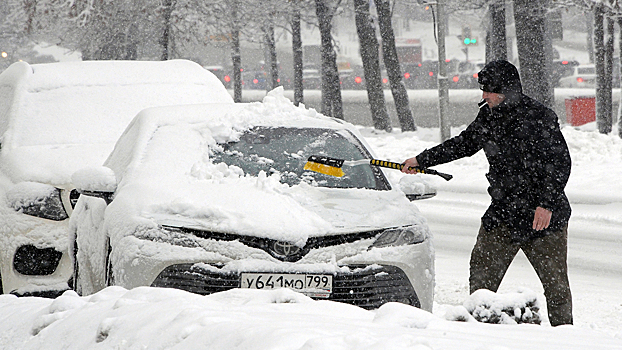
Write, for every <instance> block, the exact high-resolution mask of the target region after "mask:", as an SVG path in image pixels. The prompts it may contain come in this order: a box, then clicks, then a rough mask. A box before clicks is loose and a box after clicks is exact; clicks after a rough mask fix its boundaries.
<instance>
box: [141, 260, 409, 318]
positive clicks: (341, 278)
mask: <svg viewBox="0 0 622 350" xmlns="http://www.w3.org/2000/svg"><path fill="white" fill-rule="evenodd" d="M376 266H377V267H376ZM376 266H375V267H374V268H366V267H367V266H364V265H349V266H348V267H349V268H350V270H351V271H350V272H337V273H335V274H334V275H333V292H332V293H331V295H330V297H329V298H328V299H325V298H321V299H322V300H332V301H338V302H342V303H347V304H352V305H356V306H360V307H362V308H365V309H368V310H370V309H377V308H378V307H380V306H381V305H382V304H384V303H387V302H400V303H404V304H408V305H412V306H415V307H421V304H420V302H419V298H418V297H417V294H416V293H415V290H414V289H413V287H412V285H411V284H410V282H409V280H408V277H407V276H406V274H405V273H404V271H402V270H401V269H400V268H398V267H395V266H389V265H383V266H380V265H376ZM214 267H215V266H214ZM151 286H152V287H168V288H177V289H182V290H186V291H188V292H192V293H196V294H201V295H207V294H212V293H216V292H222V291H225V290H229V289H232V288H239V287H240V274H238V273H235V272H219V271H214V268H211V269H206V268H201V267H200V266H199V265H194V264H178V265H172V266H169V267H167V268H166V269H164V270H163V271H162V272H161V273H160V275H158V277H157V278H156V279H155V281H154V282H153V283H152V284H151ZM318 299H320V298H318Z"/></svg>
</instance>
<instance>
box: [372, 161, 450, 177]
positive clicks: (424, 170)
mask: <svg viewBox="0 0 622 350" xmlns="http://www.w3.org/2000/svg"><path fill="white" fill-rule="evenodd" d="M369 164H371V165H375V166H380V167H383V168H391V169H397V170H402V169H403V168H404V164H402V163H394V162H388V161H386V160H378V159H370V160H369ZM409 170H415V171H416V172H418V173H421V174H430V175H438V176H440V177H442V178H443V179H445V180H447V181H449V180H451V179H452V178H453V175H451V174H445V173H440V172H438V171H436V170H434V169H429V168H419V167H410V169H409Z"/></svg>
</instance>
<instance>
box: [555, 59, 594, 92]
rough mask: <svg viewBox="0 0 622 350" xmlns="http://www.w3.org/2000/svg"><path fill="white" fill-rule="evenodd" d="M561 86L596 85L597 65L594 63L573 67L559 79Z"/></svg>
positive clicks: (590, 86)
mask: <svg viewBox="0 0 622 350" xmlns="http://www.w3.org/2000/svg"><path fill="white" fill-rule="evenodd" d="M559 87H561V88H590V89H593V88H594V87H596V67H595V66H594V65H593V64H586V65H578V66H576V67H573V68H572V69H571V70H570V72H569V74H568V75H567V76H565V77H563V78H560V79H559Z"/></svg>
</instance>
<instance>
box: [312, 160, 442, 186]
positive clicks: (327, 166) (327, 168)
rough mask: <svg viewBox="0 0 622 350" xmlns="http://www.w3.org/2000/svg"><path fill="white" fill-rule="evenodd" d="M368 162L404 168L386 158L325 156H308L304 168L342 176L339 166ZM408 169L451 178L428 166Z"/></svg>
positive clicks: (402, 165)
mask: <svg viewBox="0 0 622 350" xmlns="http://www.w3.org/2000/svg"><path fill="white" fill-rule="evenodd" d="M364 164H370V165H375V166H379V167H383V168H391V169H397V170H402V169H403V168H404V164H400V163H393V162H388V161H386V160H378V159H361V160H343V159H337V158H331V157H325V156H310V157H309V159H307V164H305V167H304V169H305V170H311V171H315V172H316V173H320V174H324V175H330V176H335V177H342V176H343V175H345V173H344V172H343V170H342V169H341V167H343V166H344V165H346V166H357V165H364ZM410 169H414V170H415V171H416V172H418V173H421V174H430V175H438V176H440V177H442V178H443V179H445V180H447V181H449V180H451V179H452V178H453V175H450V174H445V173H440V172H438V171H436V170H434V169H429V168H419V167H410Z"/></svg>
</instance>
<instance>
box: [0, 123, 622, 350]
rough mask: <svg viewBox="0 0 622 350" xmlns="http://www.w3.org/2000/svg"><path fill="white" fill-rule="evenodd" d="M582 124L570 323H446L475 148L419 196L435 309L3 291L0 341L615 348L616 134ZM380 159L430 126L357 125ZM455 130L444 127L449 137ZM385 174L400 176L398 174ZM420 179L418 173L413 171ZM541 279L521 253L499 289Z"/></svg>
mask: <svg viewBox="0 0 622 350" xmlns="http://www.w3.org/2000/svg"><path fill="white" fill-rule="evenodd" d="M594 128H595V126H594V125H593V124H589V125H587V126H584V127H581V128H580V129H577V128H571V127H564V129H563V131H564V134H565V136H566V139H567V141H568V144H569V147H570V151H571V156H572V158H573V172H572V175H571V178H570V182H569V184H568V187H567V193H568V196H569V198H570V200H571V203H572V207H573V216H572V218H571V222H570V227H569V265H570V267H569V269H570V282H571V288H572V292H573V300H574V319H575V325H574V326H561V327H557V328H552V327H550V326H549V325H548V322H547V320H546V316H545V315H544V317H545V319H544V322H543V324H542V325H540V326H538V325H530V324H527V325H526V324H521V325H507V324H504V325H489V324H482V323H477V322H456V321H449V320H447V318H451V317H447V316H448V315H452V314H456V313H457V312H459V310H461V309H460V307H459V306H460V305H462V304H463V303H464V302H465V301H466V300H467V298H468V288H467V283H468V259H469V252H470V249H471V247H472V245H473V243H474V241H475V235H476V232H477V229H478V227H479V217H480V216H481V215H482V214H483V212H484V211H485V209H486V206H487V205H488V200H489V199H488V196H487V195H486V190H485V189H486V181H485V177H484V173H485V172H486V170H487V164H486V161H485V158H484V156H483V154H477V155H475V156H474V157H472V158H468V159H463V160H459V161H456V162H454V163H452V164H447V165H442V166H438V167H436V169H437V170H439V171H443V172H448V173H451V174H453V175H454V179H453V180H452V181H450V182H444V180H442V179H440V178H437V177H432V176H429V177H426V178H425V179H427V180H429V181H430V182H431V183H432V184H433V185H435V186H437V188H438V191H439V194H438V196H437V197H435V198H432V199H428V200H425V201H421V202H419V203H418V206H419V208H420V209H421V211H422V213H423V214H424V216H425V217H426V218H427V219H428V221H429V225H430V227H431V229H432V231H433V232H434V242H435V247H436V281H437V286H436V295H435V300H436V302H435V308H434V313H433V314H430V313H427V312H424V311H421V310H419V309H416V308H412V307H409V306H405V305H401V304H386V305H385V306H383V307H381V308H380V309H379V310H376V311H365V310H363V309H360V308H357V307H354V306H349V305H344V304H339V303H334V302H328V301H312V300H310V299H308V298H306V297H305V296H302V295H300V294H297V293H294V292H291V291H288V290H276V291H255V290H233V291H229V292H224V293H219V294H214V295H211V296H206V297H203V296H198V295H193V294H190V293H186V292H183V291H177V290H168V289H155V288H137V289H134V290H130V291H128V290H125V289H122V288H118V287H110V288H107V289H105V290H103V291H102V292H99V293H97V294H94V295H91V296H85V297H79V296H77V295H76V294H75V293H73V292H67V293H65V295H63V296H61V297H59V298H57V299H56V300H50V299H42V298H16V297H14V296H10V295H3V296H0V349H44V350H48V349H305V350H310V349H340V350H341V349H416V350H424V349H425V350H428V349H474V350H475V349H477V350H483V349H487V350H502V349H503V350H506V349H560V350H561V349H564V350H566V349H622V293H621V292H620V291H622V262H621V261H620V259H619V252H621V251H622V182H621V181H620V177H621V175H622V140H621V139H620V138H618V137H617V136H615V135H616V134H617V132H615V133H613V134H612V135H601V134H599V133H598V132H596V131H594ZM361 131H362V133H363V134H364V135H365V137H366V139H367V141H368V142H369V143H370V144H371V146H372V148H373V149H374V150H375V151H376V155H377V156H378V158H384V159H387V160H393V161H398V162H401V161H403V160H404V159H406V158H407V157H410V156H413V155H416V154H417V153H419V152H420V151H422V150H423V149H424V148H426V147H430V146H432V145H434V144H435V143H436V142H437V141H438V134H439V132H438V129H420V130H418V131H416V132H411V133H400V132H399V131H394V132H393V133H390V134H387V133H383V132H381V133H377V132H375V131H374V130H373V129H370V128H365V127H361ZM458 131H459V130H458V129H456V130H453V131H452V134H456V133H457V132H458ZM388 174H389V176H392V177H393V176H394V177H399V176H402V175H401V173H399V172H397V171H391V170H389V172H388ZM417 176H421V175H417ZM525 289H528V290H531V291H534V292H535V293H536V294H537V295H538V297H539V298H540V300H541V301H542V302H543V301H544V298H543V296H542V287H541V286H540V284H539V281H538V279H537V277H536V276H535V273H534V272H533V270H532V269H531V267H530V266H529V264H528V262H527V261H526V259H525V258H524V256H521V255H519V256H518V257H517V259H516V260H515V261H514V263H513V264H512V266H511V267H510V270H509V272H508V274H507V276H506V278H505V280H504V282H503V283H502V285H501V289H500V293H504V294H508V293H515V292H517V291H520V290H525Z"/></svg>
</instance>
